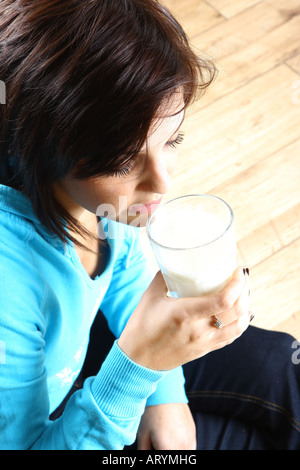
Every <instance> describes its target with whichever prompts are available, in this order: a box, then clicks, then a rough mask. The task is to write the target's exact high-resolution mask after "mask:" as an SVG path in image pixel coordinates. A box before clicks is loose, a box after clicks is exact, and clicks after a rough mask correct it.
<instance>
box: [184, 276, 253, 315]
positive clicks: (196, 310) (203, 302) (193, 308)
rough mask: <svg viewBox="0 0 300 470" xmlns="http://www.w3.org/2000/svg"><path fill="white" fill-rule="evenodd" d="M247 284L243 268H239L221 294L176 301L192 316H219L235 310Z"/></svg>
mask: <svg viewBox="0 0 300 470" xmlns="http://www.w3.org/2000/svg"><path fill="white" fill-rule="evenodd" d="M246 283H247V281H246V275H245V274H244V271H243V268H238V269H236V270H235V271H234V273H233V275H232V279H231V280H230V281H229V283H228V284H227V285H226V286H225V287H224V289H223V290H222V291H221V292H219V293H217V294H211V295H205V296H203V297H195V298H185V299H176V301H177V302H181V304H182V308H183V309H184V310H185V311H186V312H187V313H188V314H189V315H192V316H199V315H200V316H201V318H204V317H211V316H213V315H219V314H221V313H223V312H226V311H228V310H231V309H232V308H233V306H234V305H235V303H236V302H237V300H238V299H239V297H240V296H241V295H242V293H243V290H244V289H245V286H246Z"/></svg>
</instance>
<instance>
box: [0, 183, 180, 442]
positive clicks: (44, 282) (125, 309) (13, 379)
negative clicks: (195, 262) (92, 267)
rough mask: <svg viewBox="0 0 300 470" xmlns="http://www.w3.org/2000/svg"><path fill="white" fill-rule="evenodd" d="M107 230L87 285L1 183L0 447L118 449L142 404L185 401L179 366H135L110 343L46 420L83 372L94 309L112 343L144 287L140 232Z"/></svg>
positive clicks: (67, 251) (68, 256)
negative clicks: (101, 262) (99, 264)
mask: <svg viewBox="0 0 300 470" xmlns="http://www.w3.org/2000/svg"><path fill="white" fill-rule="evenodd" d="M102 223H103V221H102ZM105 224H107V226H105V229H106V231H107V233H108V236H109V239H108V242H109V247H110V257H109V261H108V264H107V267H106V269H105V271H104V273H103V274H101V276H99V277H97V278H96V279H91V278H90V277H89V276H88V274H87V272H86V271H85V269H84V268H83V266H82V264H81V262H80V259H79V257H78V255H77V252H76V250H75V248H74V246H73V245H72V244H70V245H68V244H63V243H62V242H61V241H60V240H59V239H58V238H57V237H56V236H53V235H52V234H50V233H49V232H48V231H47V230H46V229H45V228H44V226H43V225H42V224H41V223H40V222H39V220H38V218H37V217H36V215H35V213H34V211H33V208H32V205H31V203H30V201H28V200H27V199H26V198H25V197H24V196H23V195H22V194H21V193H20V192H18V191H15V190H13V189H11V188H9V187H6V186H3V185H0V449H60V450H64V449H66V450H68V449H72V450H75V449H122V448H123V447H124V446H125V445H129V444H131V443H132V442H133V441H134V440H135V437H136V432H137V429H138V425H139V421H140V418H141V415H142V414H143V412H144V408H145V406H146V405H154V404H162V403H170V402H186V401H187V399H186V395H185V392H184V377H183V374H182V368H178V369H174V370H173V371H169V372H164V371H154V370H150V369H147V368H144V367H141V366H139V365H138V364H136V363H134V362H132V361H131V360H130V359H129V358H128V357H127V356H126V355H125V354H124V353H123V352H122V351H121V350H120V348H119V347H118V344H117V341H116V342H115V343H114V345H113V347H112V349H111V351H110V353H109V354H108V356H107V357H106V359H105V361H104V362H103V364H99V372H98V374H97V375H96V376H95V377H90V378H88V379H87V380H86V381H85V383H84V386H83V388H82V389H81V390H78V391H77V392H75V394H74V395H72V397H71V399H70V400H69V401H68V403H67V406H66V408H65V411H64V413H63V415H62V416H61V417H60V418H59V419H57V420H56V421H50V420H49V415H50V414H51V413H52V412H53V411H54V410H55V409H56V408H57V406H58V405H59V404H60V403H61V401H62V400H63V399H64V397H65V396H66V395H67V393H68V391H69V390H70V388H71V387H72V384H73V382H74V380H75V378H76V377H77V375H78V374H79V372H80V370H81V367H82V365H83V362H84V359H85V354H86V351H87V347H88V342H89V331H90V328H91V325H92V323H93V320H94V317H95V315H96V313H97V312H98V310H99V308H101V310H102V311H103V313H104V315H105V317H106V319H107V321H108V324H109V327H110V329H111V331H112V332H113V333H114V335H115V336H116V338H118V337H119V336H120V334H121V332H122V330H123V328H124V326H125V325H126V321H127V320H128V318H129V316H130V314H131V313H132V312H133V310H134V309H135V307H136V305H137V304H138V302H139V300H140V297H141V295H142V293H143V292H144V291H145V289H146V288H147V287H148V285H149V283H150V282H151V275H150V274H149V271H148V270H147V265H146V261H145V258H144V256H143V254H142V250H141V248H140V243H139V236H138V234H139V229H137V228H133V227H129V226H126V225H123V224H119V223H115V222H112V221H105ZM99 336H100V341H101V332H99Z"/></svg>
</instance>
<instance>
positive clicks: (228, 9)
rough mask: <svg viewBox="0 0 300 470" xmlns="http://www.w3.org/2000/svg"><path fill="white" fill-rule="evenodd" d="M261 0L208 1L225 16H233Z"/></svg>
mask: <svg viewBox="0 0 300 470" xmlns="http://www.w3.org/2000/svg"><path fill="white" fill-rule="evenodd" d="M259 1H260V0H239V1H238V2H237V0H208V3H209V4H210V5H212V6H213V7H214V8H215V9H216V10H218V11H219V12H220V13H221V14H222V15H223V16H225V18H231V17H233V16H235V15H237V14H238V13H240V12H241V11H243V10H245V9H247V8H250V7H251V6H252V5H255V4H256V3H258V2H259Z"/></svg>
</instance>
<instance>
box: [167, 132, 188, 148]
mask: <svg viewBox="0 0 300 470" xmlns="http://www.w3.org/2000/svg"><path fill="white" fill-rule="evenodd" d="M183 140H184V134H183V132H180V133H179V134H178V136H177V137H176V139H174V140H169V142H167V145H168V146H169V147H172V148H176V147H177V145H179V144H181V143H182V142H183Z"/></svg>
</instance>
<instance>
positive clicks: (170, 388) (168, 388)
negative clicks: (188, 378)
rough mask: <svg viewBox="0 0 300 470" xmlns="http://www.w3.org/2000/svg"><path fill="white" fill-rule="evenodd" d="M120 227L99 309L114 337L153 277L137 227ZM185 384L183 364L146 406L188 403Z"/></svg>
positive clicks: (159, 385) (160, 386)
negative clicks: (119, 241) (120, 243)
mask: <svg viewBox="0 0 300 470" xmlns="http://www.w3.org/2000/svg"><path fill="white" fill-rule="evenodd" d="M118 230H119V231H120V227H118ZM123 230H124V232H125V234H124V233H123V234H122V237H123V240H124V243H123V250H122V252H121V253H119V254H118V258H117V260H116V262H115V264H114V270H113V275H112V280H111V283H110V286H109V289H108V291H107V293H106V295H105V297H104V299H103V301H102V303H101V310H102V312H103V314H104V316H105V317H106V319H107V322H108V325H109V328H110V330H111V331H112V332H113V334H114V335H115V337H116V338H118V337H119V336H120V334H121V332H122V331H123V329H124V327H125V325H126V323H127V321H128V319H129V317H130V315H131V314H132V313H133V311H134V310H135V308H136V307H137V305H138V303H139V301H140V299H141V297H142V295H143V293H144V292H145V290H146V289H147V288H148V287H149V285H150V283H151V281H152V279H153V273H152V270H151V269H150V268H149V267H148V264H147V260H146V258H145V256H144V253H143V249H142V244H141V239H140V235H139V229H137V228H134V227H128V226H125V227H124V228H123ZM118 233H119V232H118ZM119 235H120V233H119ZM184 383H185V378H184V374H183V369H182V367H178V368H176V369H173V370H171V371H170V372H169V373H168V374H167V376H166V377H165V378H164V379H163V380H161V381H160V382H159V384H158V386H157V388H156V390H155V392H154V393H153V394H152V395H151V396H149V398H148V400H147V406H150V405H159V404H164V403H187V402H188V400H187V397H186V393H185V388H184Z"/></svg>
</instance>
